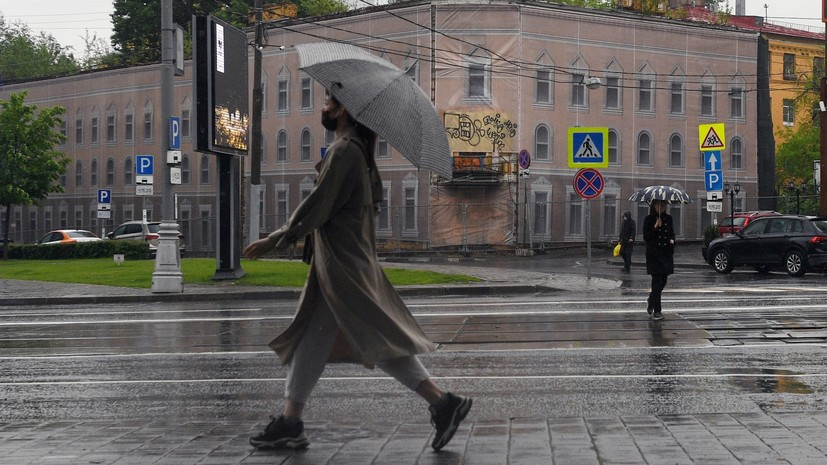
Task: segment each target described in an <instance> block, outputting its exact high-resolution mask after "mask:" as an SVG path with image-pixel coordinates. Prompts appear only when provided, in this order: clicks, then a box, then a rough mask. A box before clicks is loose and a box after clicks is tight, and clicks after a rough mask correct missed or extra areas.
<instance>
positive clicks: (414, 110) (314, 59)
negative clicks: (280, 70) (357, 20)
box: [296, 42, 453, 178]
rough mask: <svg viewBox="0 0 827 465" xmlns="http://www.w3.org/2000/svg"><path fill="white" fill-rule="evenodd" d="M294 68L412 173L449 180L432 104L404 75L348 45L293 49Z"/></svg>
mask: <svg viewBox="0 0 827 465" xmlns="http://www.w3.org/2000/svg"><path fill="white" fill-rule="evenodd" d="M296 51H297V52H298V54H299V62H300V65H299V67H300V68H301V69H302V70H304V71H305V72H306V73H307V74H309V75H310V76H312V77H313V78H314V79H316V80H317V81H319V83H320V84H321V85H322V86H324V88H325V89H327V90H328V92H330V94H331V95H332V96H334V97H335V98H336V100H338V101H339V103H341V104H342V105H344V106H345V108H347V111H348V113H349V114H350V115H351V116H352V117H353V118H354V119H355V120H356V121H358V122H359V123H361V124H363V125H365V126H366V127H368V128H370V129H371V130H373V131H374V132H376V134H378V135H379V137H381V138H383V139H385V140H386V141H388V143H389V144H391V145H392V146H394V147H395V148H396V149H397V150H399V152H400V153H401V154H402V155H403V156H405V158H407V159H408V160H410V162H411V163H413V164H414V166H416V167H417V168H420V169H426V170H431V171H434V172H436V173H439V174H440V175H442V176H444V177H446V178H451V177H452V175H453V168H452V163H451V149H450V147H449V146H448V138H447V136H446V134H445V127H444V126H443V124H442V120H441V119H440V117H439V115H438V114H437V112H436V110H435V108H434V106H433V104H431V101H430V100H429V99H428V97H427V96H426V95H425V93H424V92H423V91H422V89H421V88H420V87H419V86H418V85H417V84H416V83H415V82H413V81H412V80H411V78H409V77H408V76H407V75H406V74H405V72H404V71H402V70H401V69H399V68H397V67H396V66H394V65H393V64H392V63H390V62H389V61H387V60H384V59H382V58H379V57H377V56H374V55H372V54H371V53H370V52H368V51H366V50H364V49H362V48H359V47H355V46H353V45H348V44H341V43H335V42H323V43H313V44H303V45H296Z"/></svg>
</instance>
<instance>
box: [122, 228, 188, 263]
mask: <svg viewBox="0 0 827 465" xmlns="http://www.w3.org/2000/svg"><path fill="white" fill-rule="evenodd" d="M160 230H161V222H160V221H153V222H144V221H127V222H126V223H123V224H121V225H120V226H118V227H117V228H115V230H113V231H112V232H110V233H109V234H107V235H106V238H107V239H112V240H138V241H147V242H148V243H149V252H150V253H151V254H152V255H153V256H154V255H155V252H156V251H157V250H158V238H159V237H160V235H159V234H158V231H160ZM178 248H179V250H180V253H181V255H182V256H183V255H184V251H186V247H185V246H184V235H183V234H181V233H179V234H178Z"/></svg>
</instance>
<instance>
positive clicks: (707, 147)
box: [698, 123, 726, 152]
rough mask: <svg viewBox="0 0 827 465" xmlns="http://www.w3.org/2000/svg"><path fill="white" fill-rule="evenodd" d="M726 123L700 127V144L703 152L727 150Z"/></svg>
mask: <svg viewBox="0 0 827 465" xmlns="http://www.w3.org/2000/svg"><path fill="white" fill-rule="evenodd" d="M724 141H726V134H725V133H724V123H712V124H701V125H698V142H699V143H700V146H701V152H707V151H713V150H724V149H725V148H726V143H725V142H724Z"/></svg>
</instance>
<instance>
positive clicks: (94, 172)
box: [89, 158, 98, 186]
mask: <svg viewBox="0 0 827 465" xmlns="http://www.w3.org/2000/svg"><path fill="white" fill-rule="evenodd" d="M89 185H90V186H97V185H98V159H97V158H93V159H92V163H91V164H90V165H89Z"/></svg>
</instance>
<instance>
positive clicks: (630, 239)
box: [618, 212, 637, 273]
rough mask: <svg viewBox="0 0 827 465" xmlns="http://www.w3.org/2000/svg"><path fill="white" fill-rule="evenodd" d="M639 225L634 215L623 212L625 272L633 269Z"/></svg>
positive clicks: (622, 252)
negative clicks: (633, 253) (633, 256)
mask: <svg viewBox="0 0 827 465" xmlns="http://www.w3.org/2000/svg"><path fill="white" fill-rule="evenodd" d="M636 229H637V224H635V220H633V219H632V214H631V213H629V212H623V223H621V225H620V238H619V240H618V242H619V243H620V256H621V257H623V271H624V272H626V273H628V272H629V270H630V269H631V267H632V251H633V250H634V249H635V234H636Z"/></svg>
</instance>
